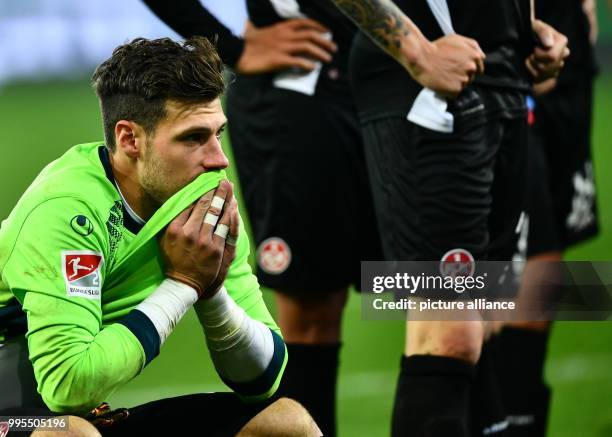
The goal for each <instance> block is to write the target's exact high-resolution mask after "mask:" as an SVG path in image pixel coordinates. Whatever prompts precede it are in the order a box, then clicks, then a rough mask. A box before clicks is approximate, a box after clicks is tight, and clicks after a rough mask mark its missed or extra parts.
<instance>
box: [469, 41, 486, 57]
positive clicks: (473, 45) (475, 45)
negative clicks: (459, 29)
mask: <svg viewBox="0 0 612 437" xmlns="http://www.w3.org/2000/svg"><path fill="white" fill-rule="evenodd" d="M465 42H466V43H467V44H468V45H469V46H470V47H471V48H473V49H474V50H476V51H477V52H478V54H479V55H480V57H482V58H483V59H484V58H486V56H487V55H485V52H483V51H482V49H481V48H480V44H478V41H476V40H475V39H472V38H465Z"/></svg>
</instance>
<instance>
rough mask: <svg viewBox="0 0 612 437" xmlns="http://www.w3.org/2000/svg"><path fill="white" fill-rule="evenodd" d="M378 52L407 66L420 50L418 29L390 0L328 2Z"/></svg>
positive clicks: (420, 41)
mask: <svg viewBox="0 0 612 437" xmlns="http://www.w3.org/2000/svg"><path fill="white" fill-rule="evenodd" d="M332 1H333V3H334V4H335V5H336V6H337V7H338V8H339V9H340V10H341V11H342V12H343V13H344V14H345V15H346V16H348V18H350V19H351V21H353V22H354V23H355V24H356V25H357V27H358V28H359V29H360V30H361V31H362V32H363V33H365V34H366V35H367V36H368V37H370V39H372V41H374V43H376V44H377V45H378V46H379V47H380V48H381V49H383V50H384V51H386V52H387V53H388V54H390V55H391V56H392V57H393V58H395V59H396V60H397V61H398V62H399V63H401V64H402V65H404V66H409V65H410V64H412V63H414V62H415V58H416V57H418V54H419V52H420V50H421V47H420V45H421V44H422V40H423V38H422V34H421V32H420V30H419V28H418V27H417V26H416V24H414V22H412V20H410V18H408V17H407V16H406V14H404V13H403V12H402V11H401V10H400V9H399V8H398V7H397V6H396V5H395V4H394V3H393V2H392V1H391V0H332Z"/></svg>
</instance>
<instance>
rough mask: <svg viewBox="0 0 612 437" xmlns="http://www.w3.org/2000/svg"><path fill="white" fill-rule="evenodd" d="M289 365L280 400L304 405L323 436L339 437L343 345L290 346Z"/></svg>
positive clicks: (280, 392)
mask: <svg viewBox="0 0 612 437" xmlns="http://www.w3.org/2000/svg"><path fill="white" fill-rule="evenodd" d="M287 351H288V352H289V361H288V362H287V367H286V368H285V373H284V375H283V380H282V381H281V384H280V387H279V388H278V391H277V396H285V397H288V398H291V399H294V400H296V401H298V402H299V403H301V404H302V405H303V406H304V407H305V408H306V409H307V410H308V412H309V413H310V414H311V415H312V417H313V418H314V420H315V422H317V425H319V428H321V431H323V435H324V436H325V437H333V436H335V435H336V380H337V379H338V356H339V353H340V344H330V345H327V344H325V345H318V344H313V345H310V344H295V343H288V344H287Z"/></svg>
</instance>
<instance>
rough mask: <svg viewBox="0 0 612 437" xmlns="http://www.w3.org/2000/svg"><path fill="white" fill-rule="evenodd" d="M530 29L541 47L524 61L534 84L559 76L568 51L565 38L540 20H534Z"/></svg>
mask: <svg viewBox="0 0 612 437" xmlns="http://www.w3.org/2000/svg"><path fill="white" fill-rule="evenodd" d="M532 27H533V31H534V33H535V34H536V36H537V37H538V39H539V40H540V43H541V47H536V48H535V50H534V52H533V53H532V54H531V55H530V56H529V57H528V58H527V59H526V60H525V65H526V66H527V69H528V70H529V72H530V73H531V75H532V76H533V81H534V83H540V82H543V81H545V80H547V79H551V78H553V77H557V76H558V75H559V72H560V71H561V69H562V68H563V65H564V63H565V58H567V57H568V56H569V54H570V50H569V49H568V48H567V37H566V36H565V35H563V34H561V33H559V32H557V31H556V30H555V29H554V28H553V27H551V26H549V25H548V24H546V23H544V22H543V21H540V20H534V21H533V25H532Z"/></svg>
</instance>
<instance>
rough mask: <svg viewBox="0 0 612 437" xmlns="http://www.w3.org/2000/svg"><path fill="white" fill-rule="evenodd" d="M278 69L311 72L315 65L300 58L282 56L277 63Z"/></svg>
mask: <svg viewBox="0 0 612 437" xmlns="http://www.w3.org/2000/svg"><path fill="white" fill-rule="evenodd" d="M277 63H278V65H279V68H299V69H301V70H304V71H312V70H314V68H315V66H316V65H315V63H314V62H312V61H309V60H308V59H306V58H303V57H301V56H292V55H283V56H279V58H278V61H277Z"/></svg>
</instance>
